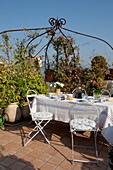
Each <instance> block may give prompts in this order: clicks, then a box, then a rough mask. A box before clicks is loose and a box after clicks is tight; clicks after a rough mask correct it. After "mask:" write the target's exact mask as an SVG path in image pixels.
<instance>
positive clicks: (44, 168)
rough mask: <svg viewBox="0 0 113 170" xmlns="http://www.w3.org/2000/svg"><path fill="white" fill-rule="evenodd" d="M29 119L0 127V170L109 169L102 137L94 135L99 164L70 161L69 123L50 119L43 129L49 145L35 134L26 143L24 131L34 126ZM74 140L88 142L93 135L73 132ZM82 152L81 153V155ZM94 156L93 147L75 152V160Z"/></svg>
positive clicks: (106, 151)
mask: <svg viewBox="0 0 113 170" xmlns="http://www.w3.org/2000/svg"><path fill="white" fill-rule="evenodd" d="M29 122H30V121H22V122H21V123H20V124H17V125H10V126H7V125H6V126H5V129H4V130H3V129H0V170H9V169H11V170H15V169H16V170H34V169H37V170H54V169H55V170H110V168H109V166H108V162H109V158H108V146H107V143H106V141H105V140H104V138H103V137H102V136H100V135H98V138H97V141H98V151H99V160H100V164H99V165H97V164H91V163H90V164H89V163H77V162H74V163H73V164H72V163H71V136H70V132H69V125H68V124H65V123H61V122H56V121H51V122H50V123H49V124H48V125H47V127H46V128H45V130H46V132H47V134H48V138H49V140H50V142H51V145H49V144H48V143H46V142H45V141H44V138H43V136H42V135H41V134H39V135H37V136H36V137H35V138H34V139H33V140H32V141H31V142H30V143H28V144H27V145H26V146H23V144H24V140H23V139H24V134H27V133H28V132H29V131H30V130H31V128H32V127H33V126H34V123H33V122H32V123H31V124H29ZM75 138H76V141H77V143H79V144H83V143H84V144H86V145H90V146H91V145H92V141H93V137H92V135H91V134H89V133H88V132H84V133H83V134H81V133H77V136H75ZM81 153H82V154H81ZM83 154H84V155H85V156H86V157H85V159H87V158H88V157H89V158H92V157H93V156H94V150H93V151H90V150H89V149H84V150H81V148H79V149H78V150H77V151H76V152H75V156H76V158H77V159H81V158H82V157H83Z"/></svg>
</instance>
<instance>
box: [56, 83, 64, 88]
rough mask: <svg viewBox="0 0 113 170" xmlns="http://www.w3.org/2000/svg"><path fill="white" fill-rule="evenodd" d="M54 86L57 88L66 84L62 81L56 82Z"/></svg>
mask: <svg viewBox="0 0 113 170" xmlns="http://www.w3.org/2000/svg"><path fill="white" fill-rule="evenodd" d="M54 87H55V88H56V87H61V88H62V87H64V84H63V83H60V82H55V83H54Z"/></svg>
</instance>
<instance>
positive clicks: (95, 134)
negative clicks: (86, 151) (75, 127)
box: [71, 131, 99, 164]
mask: <svg viewBox="0 0 113 170" xmlns="http://www.w3.org/2000/svg"><path fill="white" fill-rule="evenodd" d="M74 134H76V132H74V133H73V132H71V140H72V161H73V162H83V163H97V164H98V163H99V160H98V151H97V142H96V137H97V132H96V131H94V143H95V153H96V159H97V160H91V161H90V160H89V161H85V160H77V159H74V152H75V151H74V146H75V145H74V137H73V136H74ZM78 147H85V146H78Z"/></svg>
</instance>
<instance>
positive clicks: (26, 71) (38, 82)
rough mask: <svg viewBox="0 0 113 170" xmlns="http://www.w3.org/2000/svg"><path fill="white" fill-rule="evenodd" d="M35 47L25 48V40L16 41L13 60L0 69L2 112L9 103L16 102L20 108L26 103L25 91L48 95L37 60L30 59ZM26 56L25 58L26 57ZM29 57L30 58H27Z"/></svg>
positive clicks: (0, 103) (0, 102) (0, 106)
mask: <svg viewBox="0 0 113 170" xmlns="http://www.w3.org/2000/svg"><path fill="white" fill-rule="evenodd" d="M36 47H37V45H31V46H29V47H28V48H26V47H25V39H23V40H21V41H19V40H18V39H17V43H16V48H15V49H14V51H13V54H14V59H13V60H12V61H11V63H8V65H7V63H6V62H5V64H4V66H3V67H0V108H1V109H2V110H4V109H5V108H6V107H7V106H8V105H9V104H10V103H13V102H17V103H18V105H19V106H22V105H23V104H24V102H25V101H26V92H27V90H30V89H32V90H35V91H36V92H37V94H41V93H48V88H47V86H46V85H45V82H44V79H43V77H42V75H41V72H40V67H39V65H38V63H37V59H34V58H32V57H31V55H32V54H33V52H34V49H35V48H36ZM26 55H27V57H26ZM29 55H30V56H29Z"/></svg>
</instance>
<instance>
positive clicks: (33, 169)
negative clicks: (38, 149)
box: [22, 165, 36, 170]
mask: <svg viewBox="0 0 113 170" xmlns="http://www.w3.org/2000/svg"><path fill="white" fill-rule="evenodd" d="M22 170H36V168H35V167H34V166H32V165H31V166H30V165H28V166H26V167H24V168H23V169H22Z"/></svg>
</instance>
